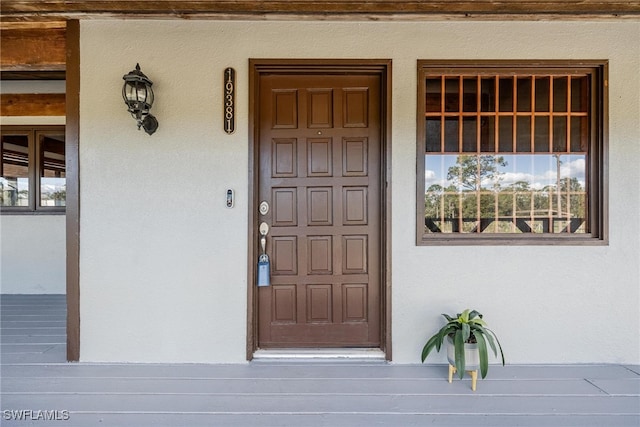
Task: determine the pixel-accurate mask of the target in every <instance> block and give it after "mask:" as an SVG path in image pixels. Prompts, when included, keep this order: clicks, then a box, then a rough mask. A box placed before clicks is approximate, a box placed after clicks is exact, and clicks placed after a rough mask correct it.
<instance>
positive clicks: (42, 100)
mask: <svg viewBox="0 0 640 427" xmlns="http://www.w3.org/2000/svg"><path fill="white" fill-rule="evenodd" d="M0 115H1V116H64V115H65V94H64V93H40V94H32V93H22V94H5V93H3V94H1V95H0Z"/></svg>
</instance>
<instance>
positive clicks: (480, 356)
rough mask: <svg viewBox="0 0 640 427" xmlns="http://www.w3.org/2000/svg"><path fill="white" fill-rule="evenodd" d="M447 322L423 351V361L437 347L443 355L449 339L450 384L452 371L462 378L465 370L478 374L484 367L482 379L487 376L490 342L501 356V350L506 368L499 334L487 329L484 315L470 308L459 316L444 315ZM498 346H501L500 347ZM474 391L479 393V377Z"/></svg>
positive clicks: (495, 352) (496, 353)
mask: <svg viewBox="0 0 640 427" xmlns="http://www.w3.org/2000/svg"><path fill="white" fill-rule="evenodd" d="M443 316H444V318H445V319H447V324H446V325H444V326H443V327H442V328H441V329H440V330H439V331H438V332H437V333H436V334H434V335H433V336H432V337H431V338H429V340H428V341H427V343H426V344H425V345H424V348H423V349H422V362H423V363H424V361H425V359H426V358H427V356H428V355H429V353H431V350H433V349H434V348H435V349H436V350H437V351H438V352H439V351H440V348H442V343H443V342H444V341H445V339H446V340H447V346H448V359H449V381H451V374H452V372H454V371H455V372H457V373H458V375H459V376H460V378H462V377H463V376H464V372H465V371H477V369H478V367H479V368H480V374H481V376H482V378H484V377H486V376H487V371H488V369H489V360H488V356H487V343H488V344H489V347H491V349H492V350H493V354H494V355H495V356H496V357H497V356H498V350H500V357H501V359H502V364H503V365H504V354H503V352H502V346H501V345H500V341H498V337H497V336H496V334H495V333H494V332H493V331H492V330H490V329H489V328H487V323H486V322H485V321H484V320H482V314H480V313H479V312H477V311H476V310H470V309H466V310H465V311H463V312H462V313H458V314H457V315H456V316H455V317H452V316H449V315H447V314H443ZM496 344H497V347H496ZM472 378H474V382H473V385H472V388H473V389H474V390H475V376H473V375H472Z"/></svg>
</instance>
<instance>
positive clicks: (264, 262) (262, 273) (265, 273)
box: [258, 254, 271, 286]
mask: <svg viewBox="0 0 640 427" xmlns="http://www.w3.org/2000/svg"><path fill="white" fill-rule="evenodd" d="M270 272H271V267H270V265H269V256H268V255H267V254H262V255H260V257H259V258H258V286H269V285H271V278H270V274H269V273H270Z"/></svg>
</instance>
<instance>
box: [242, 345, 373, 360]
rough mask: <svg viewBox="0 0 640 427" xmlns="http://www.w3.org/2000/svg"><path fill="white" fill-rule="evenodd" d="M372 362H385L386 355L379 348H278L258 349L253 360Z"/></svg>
mask: <svg viewBox="0 0 640 427" xmlns="http://www.w3.org/2000/svg"><path fill="white" fill-rule="evenodd" d="M282 359H289V360H328V361H335V360H350V361H356V360H370V361H384V360H385V354H384V352H383V351H382V350H380V349H379V348H276V349H258V350H256V351H255V352H254V353H253V360H282Z"/></svg>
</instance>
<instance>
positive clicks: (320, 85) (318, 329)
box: [254, 73, 382, 348]
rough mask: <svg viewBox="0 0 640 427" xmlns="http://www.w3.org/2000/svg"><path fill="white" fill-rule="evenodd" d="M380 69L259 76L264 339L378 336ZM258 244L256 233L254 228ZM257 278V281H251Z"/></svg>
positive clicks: (353, 343)
mask: <svg viewBox="0 0 640 427" xmlns="http://www.w3.org/2000/svg"><path fill="white" fill-rule="evenodd" d="M380 80H381V77H380V75H371V74H364V73H362V74H355V75H344V74H342V75H340V74H335V75H331V74H320V73H307V74H286V75H282V74H264V75H261V76H260V78H259V83H258V84H259V112H258V119H257V121H256V124H257V126H259V135H258V144H259V148H258V150H259V156H260V158H259V172H258V174H259V175H258V181H259V182H258V200H257V202H258V203H261V202H266V203H268V205H269V210H268V212H267V213H266V214H257V224H256V228H257V226H258V225H259V224H260V223H261V222H265V223H267V224H268V226H269V227H270V229H269V233H268V235H267V246H266V247H267V251H266V252H267V254H268V256H269V258H270V264H271V285H270V286H268V287H259V288H257V289H258V291H257V292H258V298H257V321H258V337H257V344H258V347H260V348H276V347H379V346H380V344H381V336H380V335H381V332H380V331H381V325H380V313H381V308H380V298H381V289H380V284H381V277H380V275H381V264H382V263H381V242H380V238H381V224H380V217H381V199H382V197H381V183H380V181H381V176H382V174H381V111H382V109H381V104H380V102H381V81H380ZM255 241H256V251H260V250H261V249H259V243H258V242H259V238H258V234H257V230H256V239H255ZM254 286H255V284H254Z"/></svg>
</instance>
